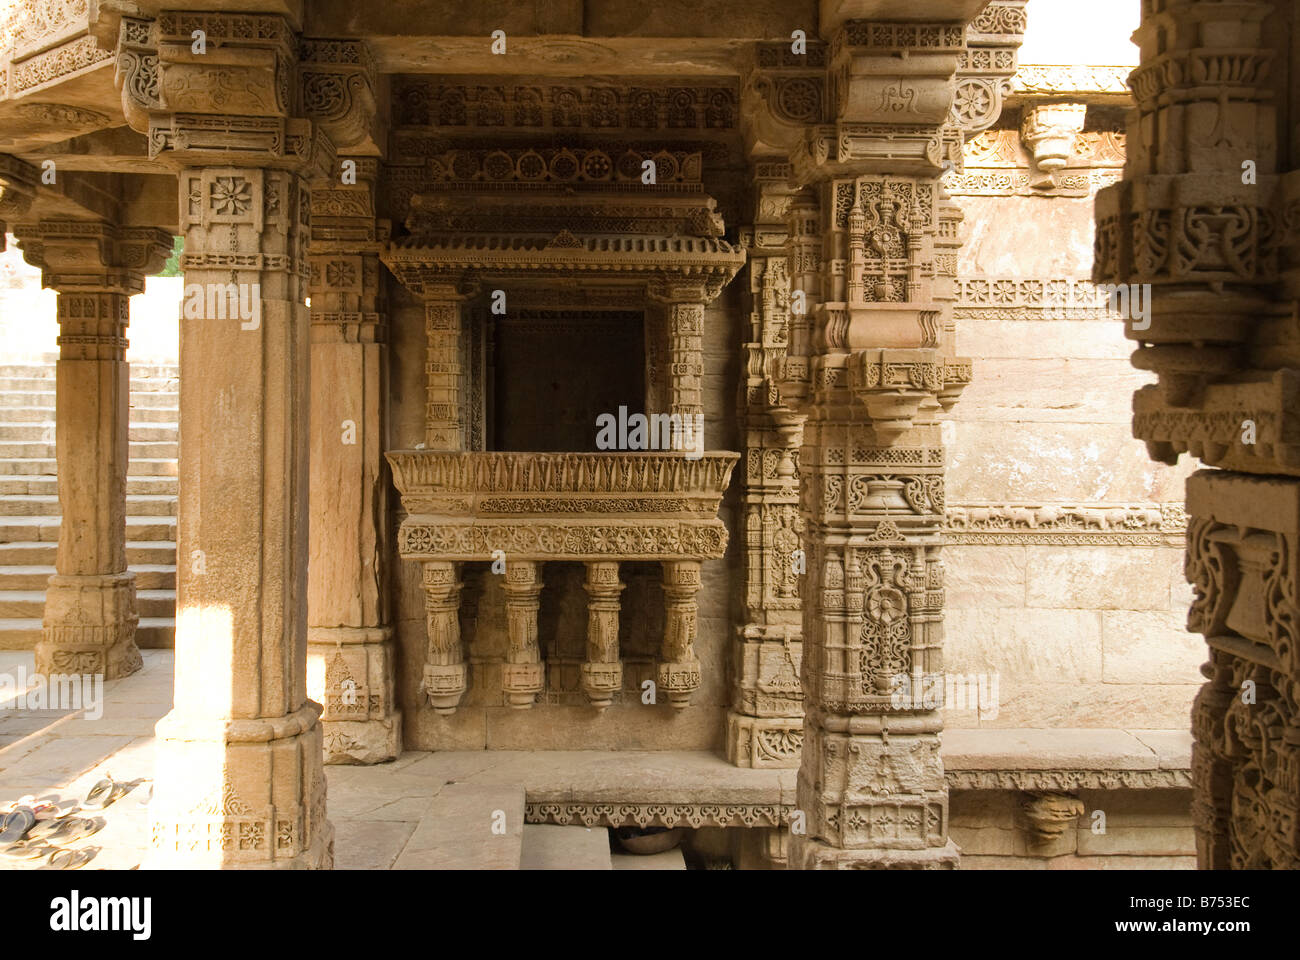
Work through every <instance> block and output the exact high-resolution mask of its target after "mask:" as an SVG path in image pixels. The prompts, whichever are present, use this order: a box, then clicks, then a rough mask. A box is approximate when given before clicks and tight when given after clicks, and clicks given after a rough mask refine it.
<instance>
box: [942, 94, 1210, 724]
mask: <svg viewBox="0 0 1300 960" xmlns="http://www.w3.org/2000/svg"><path fill="white" fill-rule="evenodd" d="M1011 123H1013V124H1014V116H1013V117H1012V120H1011ZM970 152H971V148H969V147H968V156H970ZM977 162H978V161H977ZM1009 192H1010V191H1008V193H1009ZM955 199H956V201H957V202H958V203H959V204H960V205H961V206H962V209H963V211H964V212H965V214H966V218H965V221H964V222H963V224H962V231H963V237H964V238H965V242H964V244H963V246H962V248H961V260H960V267H959V271H958V275H959V277H960V278H961V280H962V284H961V286H962V293H961V296H959V299H958V303H957V307H956V318H957V319H956V327H957V341H958V352H959V353H961V354H964V355H968V356H972V357H974V358H976V360H975V369H974V381H973V382H972V383H971V385H970V386H969V387H968V388H967V389H966V391H965V393H964V394H963V396H962V398H961V402H960V403H959V404H957V406H956V407H955V408H954V410H953V413H952V415H951V422H950V423H949V424H948V425H947V428H946V429H947V431H948V433H947V436H948V438H949V444H950V446H949V451H950V453H949V457H950V459H949V471H948V489H947V496H948V507H949V515H950V522H949V526H950V530H949V537H950V540H949V542H950V546H948V547H947V548H946V550H945V568H946V577H947V582H946V587H947V608H946V615H945V626H946V629H945V649H944V654H945V656H944V660H945V670H946V672H947V673H948V674H950V675H951V674H988V675H995V676H996V678H997V682H998V686H997V693H998V696H997V699H998V706H997V709H996V711H985V712H984V713H983V714H982V715H979V714H977V713H976V712H975V711H973V710H954V711H949V712H948V714H947V716H946V718H945V723H946V724H947V725H948V726H949V727H974V726H992V727H1114V726H1117V725H1121V726H1125V727H1132V728H1147V729H1151V728H1156V729H1159V728H1173V729H1181V728H1185V727H1186V725H1187V722H1188V715H1189V711H1190V709H1191V702H1192V697H1193V695H1194V694H1195V691H1196V689H1197V687H1198V685H1199V683H1200V676H1199V673H1198V666H1199V664H1200V663H1201V661H1202V660H1203V659H1204V655H1203V653H1204V652H1203V649H1202V645H1201V643H1200V642H1199V640H1198V638H1197V637H1196V636H1195V635H1193V634H1189V633H1187V632H1186V630H1185V629H1184V628H1185V622H1186V616H1187V612H1186V611H1187V606H1188V603H1189V602H1190V600H1191V591H1190V588H1189V587H1188V586H1187V584H1186V582H1185V580H1184V578H1183V574H1182V556H1183V550H1182V544H1183V536H1184V535H1183V527H1184V523H1185V521H1184V520H1183V511H1182V502H1183V479H1184V476H1185V475H1186V474H1187V473H1188V472H1189V467H1188V466H1187V465H1186V463H1184V464H1183V465H1181V466H1180V467H1177V468H1170V467H1165V466H1162V465H1160V464H1156V463H1152V462H1151V461H1150V460H1149V459H1148V458H1147V456H1146V452H1145V450H1144V449H1143V447H1142V444H1141V443H1140V442H1139V441H1137V440H1135V439H1133V437H1132V433H1131V427H1130V422H1131V417H1132V414H1131V410H1130V396H1131V394H1132V392H1133V391H1134V390H1135V389H1137V388H1138V387H1139V386H1141V385H1142V384H1144V383H1147V382H1149V381H1150V380H1151V378H1150V376H1149V375H1148V374H1146V373H1144V372H1142V371H1139V370H1135V369H1134V368H1133V367H1132V366H1131V365H1130V363H1129V359H1128V356H1129V353H1130V352H1131V346H1130V344H1129V343H1128V342H1127V341H1126V340H1125V338H1124V332H1123V323H1122V321H1121V320H1119V319H1118V318H1116V317H1115V316H1113V315H1112V313H1111V312H1110V311H1109V309H1098V310H1092V311H1089V310H1086V309H1077V310H1074V311H1073V312H1071V311H1070V310H1069V309H1068V308H1066V307H1065V306H1064V305H1062V306H1061V308H1060V309H1053V308H1052V306H1050V305H1049V307H1047V308H1044V306H1043V305H1042V303H1041V302H1039V303H1035V302H1033V301H1034V300H1035V298H1036V297H1038V291H1040V290H1042V289H1044V287H1043V285H1044V284H1052V283H1054V284H1057V285H1058V286H1057V287H1056V288H1054V289H1061V288H1060V286H1059V285H1060V284H1062V283H1064V282H1067V281H1068V282H1070V283H1073V284H1083V283H1084V282H1085V278H1087V276H1088V271H1089V269H1090V265H1091V262H1092V240H1093V237H1092V209H1093V200H1092V198H1091V197H1090V196H1074V197H1071V196H1060V195H1053V196H1041V197H1040V196H1012V195H1004V196H996V195H980V196H963V195H960V193H959V192H958V195H956V196H955ZM1024 282H1028V283H1029V284H1031V285H1030V286H1018V285H1020V284H1022V283H1024ZM1067 302H1068V301H1067Z"/></svg>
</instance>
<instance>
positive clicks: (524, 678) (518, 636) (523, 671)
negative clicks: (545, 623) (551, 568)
mask: <svg viewBox="0 0 1300 960" xmlns="http://www.w3.org/2000/svg"><path fill="white" fill-rule="evenodd" d="M504 590H505V594H506V631H507V634H508V640H509V649H508V651H507V653H506V662H505V663H504V664H502V666H501V683H502V687H503V688H504V690H505V694H506V703H508V704H510V706H511V707H513V708H514V709H516V710H527V709H529V708H530V707H531V706H532V705H533V704H534V703H536V702H537V694H539V693H541V691H542V687H543V686H545V681H546V665H545V664H543V663H542V653H541V650H540V649H539V647H538V645H537V610H538V607H539V606H540V603H539V599H538V598H539V597H541V595H542V578H541V564H539V563H536V562H535V561H532V560H512V561H510V562H509V563H507V564H506V582H505V586H504Z"/></svg>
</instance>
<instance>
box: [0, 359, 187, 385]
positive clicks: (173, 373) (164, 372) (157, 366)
mask: <svg viewBox="0 0 1300 960" xmlns="http://www.w3.org/2000/svg"><path fill="white" fill-rule="evenodd" d="M58 362H59V357H58V354H51V355H50V356H49V357H46V358H45V359H44V360H43V361H41V362H39V363H38V362H29V363H0V380H4V379H7V378H9V377H32V378H48V379H50V380H53V379H54V376H55V371H56V370H57V369H58V368H57V366H56V365H57V364H58ZM131 376H132V377H139V378H142V379H157V378H159V377H161V378H164V379H166V378H169V377H178V376H180V368H179V366H177V365H176V364H174V363H132V364H131Z"/></svg>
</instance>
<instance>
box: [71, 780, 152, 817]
mask: <svg viewBox="0 0 1300 960" xmlns="http://www.w3.org/2000/svg"><path fill="white" fill-rule="evenodd" d="M141 784H148V785H149V786H148V788H147V789H146V790H145V791H144V792H143V793H141V794H140V795H139V796H137V797H136V800H137V802H139V803H148V802H149V801H150V800H151V799H152V797H153V781H152V780H150V779H149V778H148V777H137V778H136V779H134V780H114V779H113V776H112V774H109V775H108V776H107V777H105V778H104V779H103V780H100V781H99V782H97V783H96V784H95V785H94V786H93V787H91V788H90V792H89V793H88V794H86V799H85V800H83V801H81V805H82V806H83V807H85V808H86V809H87V810H103V809H104V808H105V807H107V806H109V805H111V804H113V803H116V802H117V801H118V800H120V799H122V798H123V797H124V796H126V795H127V794H128V793H130V792H131V791H132V790H134V789H135V788H136V787H139V786H140V785H141Z"/></svg>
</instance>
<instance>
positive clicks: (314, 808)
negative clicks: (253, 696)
mask: <svg viewBox="0 0 1300 960" xmlns="http://www.w3.org/2000/svg"><path fill="white" fill-rule="evenodd" d="M318 713H319V707H318V706H317V705H316V704H314V703H307V704H305V705H304V706H303V707H301V708H300V709H298V710H297V711H295V712H294V713H291V714H289V715H288V716H284V717H276V718H273V719H249V720H227V721H225V722H222V723H218V724H213V723H211V722H210V721H209V722H195V723H191V722H187V721H186V719H185V718H183V717H181V716H179V715H178V714H177V713H176V712H175V711H173V712H172V713H170V714H168V715H167V716H166V717H164V718H163V719H162V720H161V721H159V723H158V726H157V733H158V746H157V765H158V769H160V770H167V771H168V772H169V775H168V776H167V777H165V778H160V779H159V781H158V783H157V785H156V788H155V792H154V796H153V799H152V800H151V801H150V804H149V812H150V817H151V819H152V821H153V838H152V847H151V852H150V855H149V858H148V863H147V864H146V865H147V866H148V867H149V868H151V869H182V868H183V869H195V868H199V869H213V868H225V867H241V868H246V869H259V868H260V869H277V870H320V869H325V870H328V869H331V868H332V867H333V865H334V827H333V826H332V825H331V824H330V822H329V820H328V819H327V818H326V816H325V774H324V766H323V757H322V743H321V726H320V724H318V723H317V722H316V719H317V716H318Z"/></svg>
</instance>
